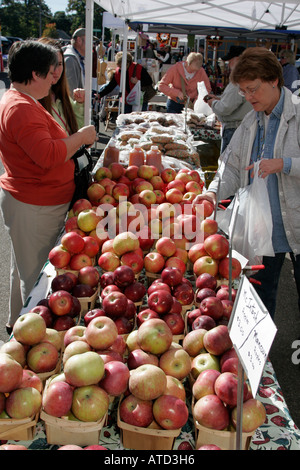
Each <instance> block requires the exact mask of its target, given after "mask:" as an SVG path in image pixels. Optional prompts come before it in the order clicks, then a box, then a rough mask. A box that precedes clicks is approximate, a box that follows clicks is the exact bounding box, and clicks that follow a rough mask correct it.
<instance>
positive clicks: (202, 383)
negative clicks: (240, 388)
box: [192, 369, 221, 400]
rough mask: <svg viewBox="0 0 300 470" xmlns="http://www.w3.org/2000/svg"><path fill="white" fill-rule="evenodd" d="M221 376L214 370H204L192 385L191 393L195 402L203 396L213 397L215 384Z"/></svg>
mask: <svg viewBox="0 0 300 470" xmlns="http://www.w3.org/2000/svg"><path fill="white" fill-rule="evenodd" d="M220 375H221V372H220V371H218V370H214V369H206V370H204V371H202V372H201V374H199V375H198V377H197V379H196V381H195V382H194V384H193V387H192V392H193V396H194V398H195V400H200V398H202V397H204V396H205V395H213V394H214V393H215V382H216V380H217V378H218V377H219V376H220Z"/></svg>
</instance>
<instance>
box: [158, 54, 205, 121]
mask: <svg viewBox="0 0 300 470" xmlns="http://www.w3.org/2000/svg"><path fill="white" fill-rule="evenodd" d="M202 65H203V56H202V54H200V53H196V52H191V53H190V54H189V55H188V56H187V59H186V61H185V62H177V63H176V64H174V65H173V66H172V67H170V68H169V70H168V71H167V73H166V74H165V75H164V76H163V78H162V79H161V81H160V83H159V85H158V89H159V91H160V92H161V93H163V94H164V95H166V96H167V97H168V101H167V113H180V112H181V111H182V110H183V108H184V104H185V101H186V98H185V96H186V97H188V98H189V99H190V102H191V103H193V102H194V101H195V100H196V99H197V96H198V89H197V83H198V82H204V83H205V86H206V88H207V91H208V93H209V92H210V91H211V86H210V82H209V78H208V76H207V75H206V72H205V70H204V68H203V67H202ZM182 82H183V83H184V88H185V90H184V88H183V85H182Z"/></svg>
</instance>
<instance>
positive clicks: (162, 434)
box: [117, 318, 191, 450]
mask: <svg viewBox="0 0 300 470" xmlns="http://www.w3.org/2000/svg"><path fill="white" fill-rule="evenodd" d="M127 345H128V348H129V355H128V358H127V365H128V368H129V369H130V378H129V384H128V393H127V394H125V395H124V396H123V397H121V399H120V402H119V408H118V420H117V424H118V427H119V428H120V430H121V436H122V443H123V446H124V447H125V448H127V449H135V450H171V449H172V448H173V445H174V441H175V439H176V437H177V436H178V435H179V434H180V432H181V428H182V427H183V426H184V425H185V424H186V422H187V420H188V416H189V411H188V407H187V405H186V401H185V400H186V395H185V388H184V385H183V383H182V382H183V381H184V380H185V378H186V377H187V376H188V374H189V371H190V368H191V360H190V357H189V355H188V354H187V353H186V352H185V351H184V350H183V348H182V347H181V346H180V345H179V344H177V343H174V342H173V335H172V332H171V330H170V328H169V327H168V325H167V324H166V322H164V321H163V320H161V319H160V318H153V319H149V320H147V321H145V322H144V323H142V325H141V326H140V327H139V328H138V329H137V330H135V331H134V332H132V333H131V334H130V335H129V336H128V338H127Z"/></svg>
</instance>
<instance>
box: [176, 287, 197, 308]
mask: <svg viewBox="0 0 300 470" xmlns="http://www.w3.org/2000/svg"><path fill="white" fill-rule="evenodd" d="M173 296H174V297H175V299H176V300H178V301H179V302H180V303H181V304H182V305H190V304H192V303H193V302H194V298H195V293H194V290H193V287H192V286H190V285H189V284H188V283H186V282H182V283H181V284H179V285H178V286H176V287H175V288H174V291H173Z"/></svg>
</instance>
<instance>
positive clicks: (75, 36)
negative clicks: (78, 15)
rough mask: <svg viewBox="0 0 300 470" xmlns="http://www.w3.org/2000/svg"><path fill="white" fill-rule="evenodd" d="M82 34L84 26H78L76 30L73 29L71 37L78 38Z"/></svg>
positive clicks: (83, 34)
mask: <svg viewBox="0 0 300 470" xmlns="http://www.w3.org/2000/svg"><path fill="white" fill-rule="evenodd" d="M82 36H85V28H78V29H76V31H74V33H73V35H72V39H75V38H80V37H82Z"/></svg>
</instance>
